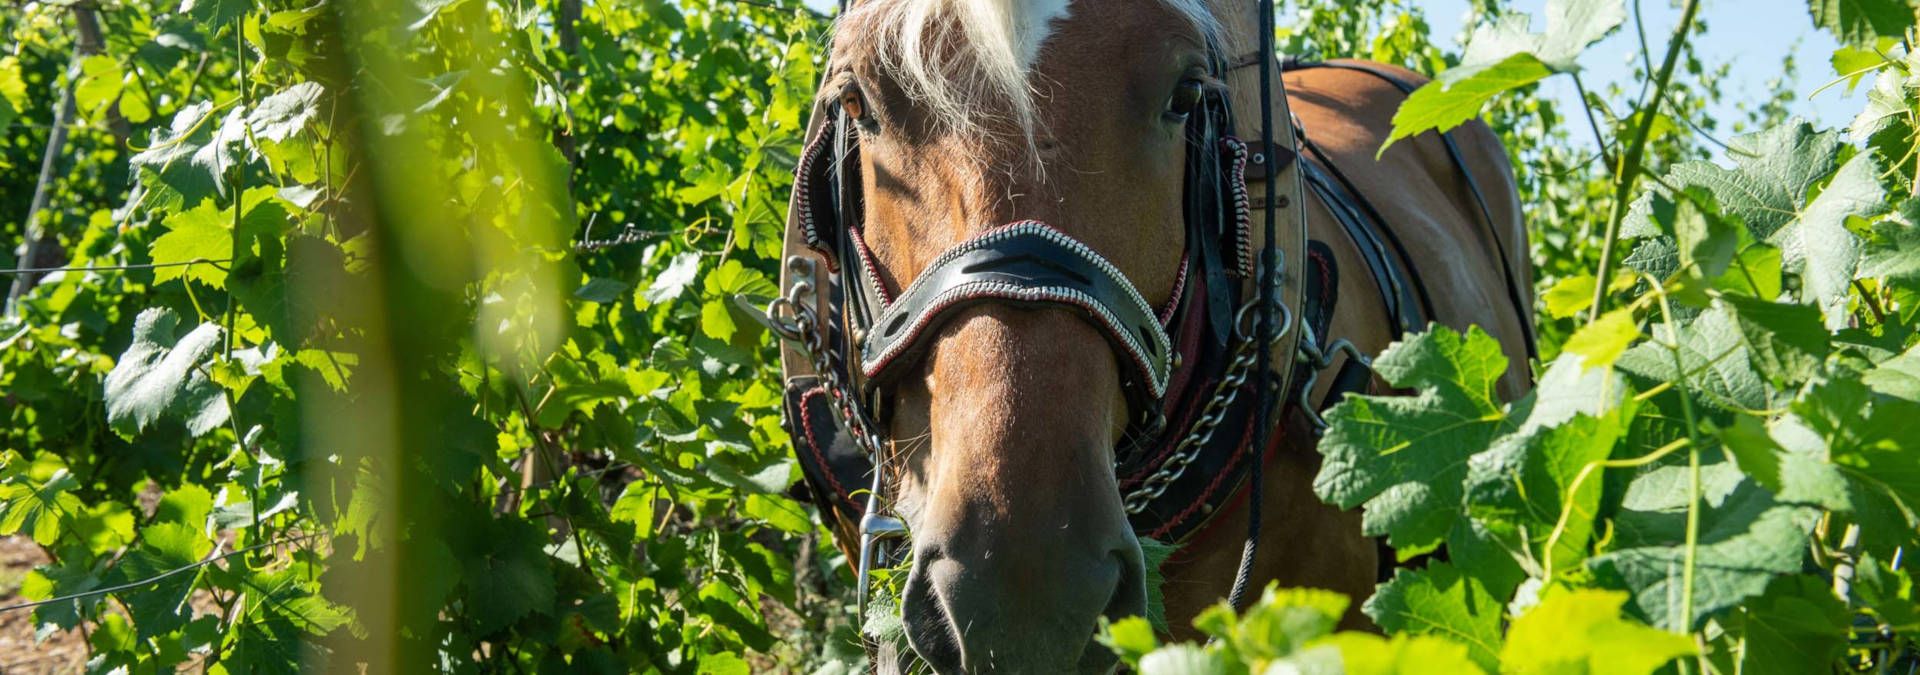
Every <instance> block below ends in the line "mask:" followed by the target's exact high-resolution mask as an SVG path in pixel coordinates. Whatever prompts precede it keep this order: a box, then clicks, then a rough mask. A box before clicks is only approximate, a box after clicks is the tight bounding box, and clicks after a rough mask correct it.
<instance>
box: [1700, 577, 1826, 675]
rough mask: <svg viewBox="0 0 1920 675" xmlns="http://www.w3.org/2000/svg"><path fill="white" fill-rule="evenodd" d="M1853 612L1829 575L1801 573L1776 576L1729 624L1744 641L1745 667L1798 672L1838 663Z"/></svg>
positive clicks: (1765, 674) (1764, 674)
mask: <svg viewBox="0 0 1920 675" xmlns="http://www.w3.org/2000/svg"><path fill="white" fill-rule="evenodd" d="M1850 615H1851V612H1848V611H1847V605H1846V604H1845V603H1843V602H1840V599H1839V598H1836V597H1834V596H1833V590H1832V589H1831V588H1830V587H1829V586H1828V585H1827V583H1826V582H1825V581H1823V580H1821V579H1819V578H1817V577H1813V576H1809V575H1805V574H1796V575H1793V576H1788V577H1780V578H1778V579H1774V580H1773V583H1770V584H1768V585H1767V592H1766V593H1765V594H1763V595H1761V596H1760V597H1758V598H1754V599H1753V600H1750V601H1748V602H1747V603H1746V604H1745V605H1744V606H1742V607H1741V608H1739V609H1737V610H1734V611H1732V612H1729V613H1728V614H1727V619H1726V622H1725V624H1726V627H1727V630H1729V631H1731V632H1733V633H1734V634H1737V635H1739V636H1740V639H1741V642H1742V644H1741V648H1740V649H1739V650H1737V652H1736V653H1737V654H1738V655H1739V664H1740V672H1741V673H1750V674H1752V675H1776V674H1777V675H1795V674H1797V673H1820V672H1829V671H1831V670H1832V669H1833V664H1834V663H1836V662H1837V661H1838V659H1839V658H1840V656H1841V655H1842V654H1844V653H1845V652H1846V649H1847V632H1848V631H1847V629H1848V624H1849V621H1850Z"/></svg>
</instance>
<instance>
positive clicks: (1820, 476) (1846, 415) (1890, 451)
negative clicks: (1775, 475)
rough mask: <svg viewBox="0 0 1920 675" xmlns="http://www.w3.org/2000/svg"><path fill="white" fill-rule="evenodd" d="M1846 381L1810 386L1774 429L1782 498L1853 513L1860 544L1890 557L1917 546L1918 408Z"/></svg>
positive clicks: (1837, 376) (1919, 499) (1919, 494)
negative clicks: (1912, 544)
mask: <svg viewBox="0 0 1920 675" xmlns="http://www.w3.org/2000/svg"><path fill="white" fill-rule="evenodd" d="M1846 375H1847V374H1846V373H1845V372H1842V373H1839V374H1835V375H1832V376H1829V377H1826V378H1823V379H1822V380H1819V381H1816V382H1815V383H1813V385H1812V386H1810V387H1808V388H1807V390H1806V391H1805V392H1804V393H1803V394H1802V395H1801V396H1800V398H1798V399H1796V400H1795V401H1794V402H1793V405H1792V406H1791V411H1792V414H1790V415H1788V416H1786V417H1784V418H1782V419H1781V420H1779V421H1778V422H1777V423H1775V424H1774V426H1773V428H1772V433H1771V438H1772V440H1773V441H1775V442H1777V443H1778V446H1779V447H1780V448H1781V450H1780V451H1778V452H1779V455H1778V456H1779V457H1780V464H1781V469H1780V476H1781V479H1782V483H1783V486H1782V490H1781V496H1782V497H1784V498H1789V499H1801V500H1804V501H1807V502H1809V503H1814V504H1819V505H1821V506H1824V507H1826V508H1829V509H1833V510H1836V511H1841V512H1845V513H1849V514H1851V515H1852V517H1853V518H1854V520H1855V521H1856V522H1858V523H1859V524H1860V526H1861V543H1862V546H1863V547H1864V548H1866V549H1867V550H1869V551H1874V552H1877V553H1881V554H1889V553H1891V551H1892V550H1893V549H1894V548H1896V547H1899V546H1901V545H1903V544H1908V543H1909V542H1916V541H1920V535H1917V532H1916V528H1920V516H1917V515H1916V514H1920V403H1916V402H1914V401H1909V400H1906V399H1900V398H1889V397H1880V396H1875V395H1874V394H1873V393H1872V391H1871V390H1869V389H1868V388H1867V386H1866V385H1865V384H1863V383H1862V382H1861V381H1860V380H1858V379H1855V378H1852V377H1848V376H1846Z"/></svg>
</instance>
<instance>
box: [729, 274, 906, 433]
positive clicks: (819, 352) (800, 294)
mask: <svg viewBox="0 0 1920 675" xmlns="http://www.w3.org/2000/svg"><path fill="white" fill-rule="evenodd" d="M787 266H788V267H789V268H791V269H792V270H793V272H794V274H795V276H796V277H798V278H797V279H796V280H795V281H794V282H793V285H792V286H790V287H789V288H788V289H787V295H786V296H785V297H782V298H780V299H777V300H774V301H773V302H772V303H771V304H768V305H767V308H766V310H765V311H764V312H756V313H755V314H757V315H762V316H764V321H763V322H762V323H765V324H766V326H767V328H768V329H770V330H772V331H773V332H774V333H775V334H776V335H779V336H780V337H782V338H784V339H787V340H793V341H797V342H799V343H800V345H801V346H802V347H804V348H805V350H806V352H807V358H808V359H809V360H811V361H812V362H813V372H814V375H815V376H817V377H819V378H820V382H821V383H822V387H821V388H823V389H825V390H826V391H827V398H829V399H831V400H832V401H833V411H834V413H835V416H836V417H838V418H839V419H840V423H841V425H842V426H844V427H846V429H847V433H849V434H851V435H852V436H853V443H854V445H855V446H856V447H858V448H859V449H860V452H861V453H863V454H865V455H866V456H867V457H869V458H871V459H872V460H873V462H874V464H875V465H876V466H877V465H879V463H880V449H881V447H883V446H884V443H882V442H881V440H880V435H879V434H878V433H875V432H874V430H873V424H872V423H871V422H870V421H868V420H867V416H866V413H865V412H864V411H862V410H861V409H860V408H859V407H858V406H857V405H856V404H855V402H856V401H858V400H859V399H858V398H857V397H856V395H855V394H854V393H853V389H852V388H851V387H849V386H848V385H847V383H846V381H845V380H842V379H841V378H840V371H839V369H837V368H835V367H834V366H833V360H832V357H833V347H832V346H831V345H828V344H827V339H826V336H824V335H822V334H821V331H820V314H819V312H818V311H817V310H815V309H814V307H813V303H812V302H810V301H808V300H807V296H809V295H812V294H813V290H814V285H813V278H814V269H813V267H814V263H813V261H812V260H809V259H807V258H802V257H799V256H794V257H791V258H788V259H787ZM788 315H791V317H790V318H789V316H788Z"/></svg>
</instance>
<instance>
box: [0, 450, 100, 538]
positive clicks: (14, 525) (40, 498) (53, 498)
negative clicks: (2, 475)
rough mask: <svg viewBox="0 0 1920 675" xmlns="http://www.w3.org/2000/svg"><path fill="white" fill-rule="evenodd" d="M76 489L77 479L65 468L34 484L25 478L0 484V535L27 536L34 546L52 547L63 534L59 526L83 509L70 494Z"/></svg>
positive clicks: (30, 479)
mask: <svg viewBox="0 0 1920 675" xmlns="http://www.w3.org/2000/svg"><path fill="white" fill-rule="evenodd" d="M78 487H80V481H79V479H76V478H74V477H73V474H72V473H69V472H68V471H67V470H66V468H64V467H62V468H59V469H56V470H54V471H53V473H52V474H51V475H49V476H47V477H46V479H45V480H44V481H40V482H37V483H36V482H34V480H33V477H32V476H31V475H30V474H26V475H21V476H18V477H16V478H14V479H13V481H12V482H8V483H5V484H0V535H5V534H13V533H15V532H26V533H27V534H28V535H30V536H32V537H33V541H34V543H37V544H40V545H41V546H52V545H53V544H54V543H55V542H57V541H59V539H60V535H61V534H62V533H63V532H64V530H63V529H62V528H61V525H63V524H65V521H67V520H69V519H71V518H73V517H75V516H77V515H79V514H80V512H81V510H82V509H83V508H84V505H83V504H81V502H80V498H79V497H78V496H75V495H74V494H73V490H74V489H75V488H78Z"/></svg>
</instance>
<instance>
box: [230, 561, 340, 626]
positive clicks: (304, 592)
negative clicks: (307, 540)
mask: <svg viewBox="0 0 1920 675" xmlns="http://www.w3.org/2000/svg"><path fill="white" fill-rule="evenodd" d="M245 590H246V591H247V594H248V596H249V599H250V600H252V602H249V603H247V621H248V622H249V623H253V624H256V625H257V624H284V625H286V626H288V627H290V628H292V629H293V631H294V633H295V635H296V636H297V635H298V634H299V633H306V634H308V635H313V636H325V635H327V634H328V633H332V632H333V631H334V630H335V629H338V628H340V627H341V626H345V625H347V623H348V622H350V621H352V613H351V612H350V611H348V610H347V609H345V608H343V607H339V606H336V605H334V604H333V603H330V602H327V600H326V598H323V597H320V595H319V593H318V592H317V588H315V587H314V586H313V585H312V584H310V583H309V579H308V577H307V574H306V573H305V572H304V571H303V570H300V569H294V568H288V569H281V570H275V571H268V572H254V573H252V574H250V575H248V576H247V579H246V584H245Z"/></svg>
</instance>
